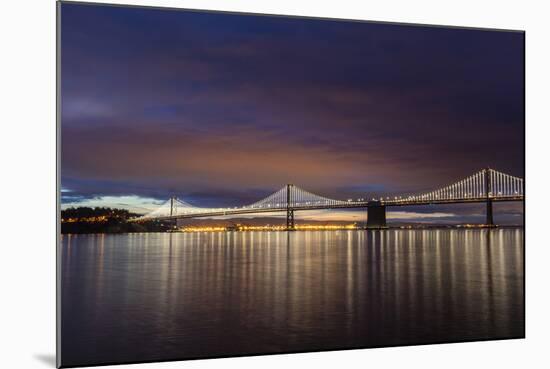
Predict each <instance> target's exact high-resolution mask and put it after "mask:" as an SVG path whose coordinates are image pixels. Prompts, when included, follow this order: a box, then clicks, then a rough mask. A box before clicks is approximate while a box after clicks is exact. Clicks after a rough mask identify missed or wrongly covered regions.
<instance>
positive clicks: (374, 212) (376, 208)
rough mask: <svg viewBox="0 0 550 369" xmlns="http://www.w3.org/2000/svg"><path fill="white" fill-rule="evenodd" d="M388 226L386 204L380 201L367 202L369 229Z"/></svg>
mask: <svg viewBox="0 0 550 369" xmlns="http://www.w3.org/2000/svg"><path fill="white" fill-rule="evenodd" d="M380 228H387V225H386V205H383V204H382V203H380V201H369V202H368V204H367V229H380Z"/></svg>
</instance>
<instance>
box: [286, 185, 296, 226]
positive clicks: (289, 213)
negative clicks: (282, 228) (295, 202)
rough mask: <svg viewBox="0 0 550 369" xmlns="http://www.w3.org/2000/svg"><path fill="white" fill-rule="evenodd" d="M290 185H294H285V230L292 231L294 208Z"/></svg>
mask: <svg viewBox="0 0 550 369" xmlns="http://www.w3.org/2000/svg"><path fill="white" fill-rule="evenodd" d="M292 187H294V185H292V184H290V183H289V184H287V185H286V229H287V231H293V230H294V229H295V228H294V209H293V208H292V195H291V193H292Z"/></svg>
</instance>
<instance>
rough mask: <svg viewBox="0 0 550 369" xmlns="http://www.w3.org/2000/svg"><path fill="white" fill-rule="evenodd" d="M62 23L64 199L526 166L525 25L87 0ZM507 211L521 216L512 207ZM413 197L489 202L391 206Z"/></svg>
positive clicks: (67, 7)
mask: <svg viewBox="0 0 550 369" xmlns="http://www.w3.org/2000/svg"><path fill="white" fill-rule="evenodd" d="M61 32H62V33H61V37H62V40H61V66H62V74H61V92H62V114H61V131H62V145H61V154H62V164H61V175H62V203H63V206H64V207H67V206H75V205H106V206H113V207H129V208H131V209H132V210H134V211H145V209H151V208H153V207H154V206H155V204H157V203H159V202H161V201H163V200H165V199H167V198H169V197H170V196H171V195H177V196H178V197H179V198H182V199H185V200H186V201H187V202H190V203H192V204H194V205H197V206H206V207H208V206H236V205H244V204H247V203H251V202H254V201H256V200H258V199H261V198H263V197H265V196H266V195H269V194H270V193H272V192H274V191H275V190H277V189H279V188H280V187H281V186H283V185H284V184H286V183H295V184H297V185H299V186H300V187H302V188H305V189H307V190H310V191H312V192H315V193H319V194H321V195H324V196H327V197H332V198H337V199H347V198H359V197H377V196H383V195H389V194H400V193H413V192H416V191H423V190H429V189H433V188H436V187H440V186H441V185H444V184H447V183H451V182H454V181H456V180H457V179H461V178H463V177H465V176H467V175H470V174H472V173H474V172H475V171H477V170H479V169H481V168H483V167H486V166H490V167H492V168H494V169H497V170H500V171H503V172H506V173H509V174H512V175H517V176H523V162H524V146H523V145H524V144H523V141H524V137H523V136H524V135H523V132H524V100H523V96H524V74H523V70H524V59H523V48H524V36H523V34H522V33H517V32H495V31H483V30H465V29H446V28H435V27H420V26H402V25H388V24H375V23H364V22H342V21H328V20H317V19H304V18H285V17H268V16H250V15H236V14H221V13H200V12H190V11H170V10H159V9H146V8H123V7H114V6H97V5H81V4H63V5H62V10H61ZM499 211H500V216H501V218H502V219H506V221H508V222H513V223H517V220H518V218H519V219H521V216H518V215H519V214H520V211H521V208H520V206H519V205H511V204H508V205H502V206H500V207H499ZM419 213H422V214H424V215H423V216H422V217H421V218H423V219H431V218H430V216H432V217H433V218H434V219H435V218H437V219H440V218H445V219H447V220H452V221H456V220H468V219H470V218H471V217H477V216H481V214H482V208H480V207H476V206H473V207H472V206H469V207H468V206H466V207H464V206H458V207H457V206H450V207H449V206H447V207H443V206H439V207H433V208H427V207H424V208H422V207H419V208H418V209H408V208H402V209H399V213H395V214H400V215H399V216H398V217H401V218H403V219H408V218H409V217H410V216H411V215H414V216H418V214H419ZM346 214H347V213H341V214H340V213H337V214H336V215H337V216H342V217H345V216H346ZM349 214H351V215H349ZM349 214H348V215H349V216H352V217H353V216H357V213H356V212H355V213H354V212H350V213H349ZM395 214H394V215H395ZM426 214H432V215H426ZM442 214H443V215H444V216H441V215H442ZM318 216H319V217H331V218H334V217H335V213H326V212H322V213H319V214H318ZM469 217H470V218H469ZM451 218H452V219H451ZM476 219H477V218H476ZM497 219H498V218H497Z"/></svg>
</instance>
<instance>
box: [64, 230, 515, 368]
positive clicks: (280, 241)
mask: <svg viewBox="0 0 550 369" xmlns="http://www.w3.org/2000/svg"><path fill="white" fill-rule="evenodd" d="M62 256H63V258H62V357H63V365H84V364H91V363H107V362H119V361H122V362H132V361H147V360H162V359H183V358H192V357H208V356H225V355H241V354H251V353H271V352H289V351H307V350H320V349H335V348H345V347H374V346H385V345H400V344H416V343H428V342H444V341H462V340H475V339H488V338H511V337H522V336H523V335H524V325H523V320H524V319H523V231H522V230H521V229H498V230H386V231H351V230H350V231H304V232H291V233H286V232H239V233H237V232H232V233H229V232H220V233H175V234H167V233H157V234H148V233H145V234H127V235H65V236H63V237H62Z"/></svg>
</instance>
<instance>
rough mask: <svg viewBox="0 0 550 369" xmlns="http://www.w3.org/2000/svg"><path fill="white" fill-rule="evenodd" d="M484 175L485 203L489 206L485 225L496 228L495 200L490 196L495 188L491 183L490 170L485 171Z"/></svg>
mask: <svg viewBox="0 0 550 369" xmlns="http://www.w3.org/2000/svg"><path fill="white" fill-rule="evenodd" d="M483 175H484V177H485V203H486V204H487V218H486V220H485V225H486V226H488V227H494V226H495V223H494V222H493V199H492V197H491V196H489V193H490V192H491V188H492V187H493V186H492V183H491V172H490V169H489V168H485V169H483Z"/></svg>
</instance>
